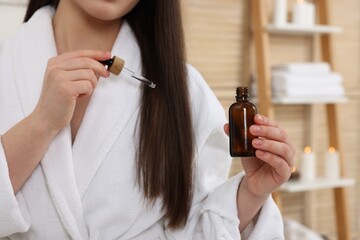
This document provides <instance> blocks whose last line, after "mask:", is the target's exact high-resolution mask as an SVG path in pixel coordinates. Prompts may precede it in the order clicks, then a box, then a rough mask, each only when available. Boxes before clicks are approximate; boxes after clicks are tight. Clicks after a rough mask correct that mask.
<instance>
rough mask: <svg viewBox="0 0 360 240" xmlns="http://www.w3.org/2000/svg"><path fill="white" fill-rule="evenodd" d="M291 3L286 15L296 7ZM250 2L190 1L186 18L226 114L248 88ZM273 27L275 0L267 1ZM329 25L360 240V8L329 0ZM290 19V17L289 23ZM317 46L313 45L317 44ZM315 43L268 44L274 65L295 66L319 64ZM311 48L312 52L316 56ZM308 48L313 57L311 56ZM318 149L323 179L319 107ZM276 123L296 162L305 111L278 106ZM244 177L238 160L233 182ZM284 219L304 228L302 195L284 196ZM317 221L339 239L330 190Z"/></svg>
mask: <svg viewBox="0 0 360 240" xmlns="http://www.w3.org/2000/svg"><path fill="white" fill-rule="evenodd" d="M292 2H294V1H290V0H289V1H288V6H289V7H288V8H289V11H290V10H291V3H292ZM245 4H246V1H233V0H225V1H215V0H196V1H195V0H185V1H183V6H184V18H185V33H186V40H187V50H188V61H189V62H190V63H191V64H192V65H194V66H195V67H196V68H197V69H198V70H199V71H200V72H201V73H202V75H203V76H204V78H205V79H206V80H207V82H208V84H209V85H210V87H211V88H212V89H213V91H214V92H215V94H216V95H217V96H218V98H219V100H220V101H221V102H222V104H223V106H224V109H225V111H227V109H228V107H229V106H230V104H231V103H232V102H234V89H235V87H236V86H238V85H239V84H246V83H247V81H248V80H249V79H247V78H246V76H245V77H244V74H243V73H244V72H245V71H246V69H245V68H246V66H247V65H249V64H250V65H251V66H250V69H253V68H254V64H253V59H252V58H250V59H248V58H247V54H246V48H244V46H246V40H247V39H249V38H250V35H249V32H248V23H247V20H248V19H249V16H248V12H249V11H247V8H246V6H245ZM266 4H267V8H268V13H269V20H270V21H271V11H272V4H273V1H272V0H268V1H267V2H266ZM329 6H330V21H331V23H332V25H336V26H341V27H342V29H343V31H342V33H340V34H335V35H334V37H333V50H334V51H333V54H334V64H335V70H336V71H337V72H339V73H341V74H342V76H343V77H344V86H345V88H346V92H347V95H348V97H349V101H348V102H346V103H343V104H339V105H338V111H339V113H340V116H339V120H340V123H341V126H340V131H341V140H342V144H343V146H342V148H343V154H344V158H345V162H346V166H345V172H346V176H347V177H351V178H355V179H356V181H357V185H356V186H355V187H350V188H347V196H348V205H349V217H350V219H349V220H350V223H351V236H352V239H360V230H359V229H360V221H359V219H360V188H359V182H360V174H358V173H359V172H360V161H359V160H360V150H359V147H358V146H359V145H360V139H359V133H360V124H359V119H360V87H359V84H360V1H358V0H356V1H354V0H343V1H336V0H329ZM289 17H290V16H289ZM315 40H316V39H315ZM317 44H318V43H316V42H315V45H312V41H311V39H309V37H301V36H297V37H291V36H290V37H284V36H271V37H270V57H271V64H278V63H286V62H290V61H309V60H310V59H312V58H314V57H315V60H316V59H319V51H318V48H317V46H318V45H317ZM312 46H314V48H315V51H311V48H312ZM309 49H310V50H309ZM314 108H315V113H316V116H315V123H314V124H315V129H316V130H315V132H314V143H315V144H314V146H313V149H314V150H315V153H316V156H317V171H318V175H321V174H323V169H324V164H325V163H324V161H325V159H324V156H325V152H326V151H327V148H328V140H327V138H328V134H327V126H326V112H325V107H324V106H323V105H320V104H318V105H315V106H314ZM275 116H276V121H277V122H278V123H279V124H280V125H281V126H282V127H284V128H285V129H286V130H287V131H288V133H289V135H290V137H291V138H292V140H293V141H294V144H295V146H296V149H297V152H298V154H297V161H300V159H301V153H302V151H303V147H304V144H305V137H304V135H305V126H306V121H305V119H306V110H305V107H304V106H298V105H290V106H289V105H277V106H275ZM240 170H241V163H240V161H239V160H238V159H234V161H233V166H232V169H231V173H230V175H233V174H236V173H237V172H239V171H240ZM282 197H283V205H284V206H283V207H284V209H283V215H284V218H292V219H295V220H298V221H300V222H301V221H304V212H305V211H304V207H305V206H304V203H305V197H304V194H303V193H292V194H282ZM314 199H315V201H314V204H315V209H316V213H315V215H316V219H315V220H316V221H315V228H314V230H315V231H317V232H319V233H322V234H324V235H326V236H328V237H329V238H330V239H336V238H337V233H336V225H335V213H334V211H333V209H334V208H333V206H334V201H333V194H332V191H331V190H320V191H315V196H314Z"/></svg>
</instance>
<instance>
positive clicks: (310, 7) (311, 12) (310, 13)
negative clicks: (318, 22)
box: [306, 3, 315, 26]
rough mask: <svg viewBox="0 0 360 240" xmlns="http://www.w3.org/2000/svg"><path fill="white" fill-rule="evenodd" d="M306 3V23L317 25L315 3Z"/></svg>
mask: <svg viewBox="0 0 360 240" xmlns="http://www.w3.org/2000/svg"><path fill="white" fill-rule="evenodd" d="M306 5H307V10H306V25H308V26H313V25H315V4H313V3H307V4H306Z"/></svg>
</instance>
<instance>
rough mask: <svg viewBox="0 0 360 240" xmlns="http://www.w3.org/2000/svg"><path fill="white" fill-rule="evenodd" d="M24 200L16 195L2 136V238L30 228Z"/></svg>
mask: <svg viewBox="0 0 360 240" xmlns="http://www.w3.org/2000/svg"><path fill="white" fill-rule="evenodd" d="M20 203H24V198H23V196H22V194H21V192H20V191H19V192H18V193H17V194H16V196H15V194H14V191H13V188H12V185H11V181H10V177H9V169H8V165H7V161H6V157H5V152H4V148H3V145H2V143H1V136H0V237H5V236H9V235H11V234H13V233H16V232H25V231H27V230H28V229H29V227H30V217H29V216H30V215H29V214H28V211H27V209H26V208H25V207H24V208H22V207H20V206H25V205H26V204H20Z"/></svg>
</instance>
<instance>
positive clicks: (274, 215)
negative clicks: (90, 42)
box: [0, 7, 283, 240]
mask: <svg viewBox="0 0 360 240" xmlns="http://www.w3.org/2000/svg"><path fill="white" fill-rule="evenodd" d="M53 14H54V11H53V9H52V8H50V7H45V8H42V9H40V10H39V11H38V12H36V14H35V15H34V16H33V17H32V18H31V19H30V21H29V22H28V23H25V24H23V25H22V26H21V28H20V29H19V31H18V32H17V34H16V36H15V38H14V39H11V40H9V41H6V42H4V43H2V44H1V46H0V135H1V134H3V133H5V132H6V131H7V130H9V129H10V128H11V127H12V126H14V125H15V124H16V123H17V122H19V121H20V120H22V119H23V118H24V117H26V116H27V115H29V114H30V113H31V112H32V111H33V109H34V107H35V106H36V104H37V102H38V99H39V96H40V92H41V89H42V83H43V76H44V72H45V68H46V64H47V61H48V60H49V59H50V58H51V57H53V56H56V55H57V52H56V47H55V41H54V39H53V30H52V25H51V19H52V16H53ZM112 53H113V54H114V55H117V56H120V57H122V58H123V59H125V61H126V67H127V68H130V69H132V70H134V71H135V72H138V73H141V60H140V51H139V48H138V45H137V43H136V40H135V38H134V35H133V33H132V31H131V29H130V27H129V25H128V24H126V22H124V23H123V25H122V27H121V31H120V33H119V36H118V38H117V40H116V42H115V45H114V47H113V50H112ZM188 78H189V91H190V96H191V103H192V112H193V125H194V129H195V136H196V147H195V149H196V154H195V155H196V158H195V163H196V164H195V188H194V199H193V205H192V209H191V212H190V219H189V220H188V223H187V225H186V227H185V228H183V229H181V230H178V231H172V230H170V229H168V228H166V222H165V221H164V218H163V215H164V213H163V211H162V210H161V204H160V203H161V202H160V201H157V202H156V203H155V204H154V206H152V207H149V206H147V205H146V204H144V200H143V194H142V191H141V189H139V188H138V187H137V185H136V183H135V175H134V154H135V149H136V148H135V145H136V141H135V136H134V132H135V127H136V120H137V117H138V114H139V97H140V89H141V84H140V83H139V82H138V81H136V80H134V79H132V78H131V77H129V76H128V75H126V73H125V72H123V73H121V75H120V76H113V75H112V76H110V78H107V79H100V80H99V83H98V85H97V87H96V89H95V91H94V93H93V95H92V97H91V101H90V104H89V106H88V109H87V111H86V114H85V116H84V119H83V121H82V124H81V126H80V129H79V131H78V134H77V137H76V140H75V142H74V144H73V145H72V143H71V131H70V127H66V128H65V129H63V130H62V131H61V132H60V133H59V134H58V135H57V136H56V137H55V138H54V140H53V141H52V143H51V145H50V146H49V148H48V150H47V152H46V154H45V156H44V158H43V159H42V160H41V162H40V164H39V165H38V166H37V167H36V169H35V170H34V172H33V173H32V175H31V177H30V178H29V179H28V181H27V182H26V183H25V184H24V186H23V187H22V189H21V190H20V191H18V193H17V194H16V195H14V193H13V190H12V187H11V182H10V179H9V173H8V167H7V161H6V154H5V152H4V149H3V146H2V145H1V143H0V239H14V240H15V239H16V240H18V239H27V240H29V239H41V240H44V239H52V240H54V239H55V240H57V239H59V240H62V239H76V240H78V239H84V240H86V239H101V240H103V239H105V240H107V239H144V240H151V239H176V240H187V239H207V240H208V239H209V240H211V239H216V240H217V239H240V238H241V237H242V238H243V239H245V238H246V239H253V240H267V239H283V223H282V218H281V215H280V213H279V211H278V209H277V207H276V205H275V204H274V202H273V200H272V199H271V198H269V199H268V200H267V201H266V202H265V204H264V205H263V207H262V209H261V211H260V214H259V217H258V219H257V221H256V222H252V223H251V224H250V225H249V226H248V227H247V229H246V231H244V233H243V234H242V235H243V236H240V233H239V230H238V226H239V219H238V217H237V208H236V193H237V189H238V185H239V182H240V180H241V178H242V176H243V174H239V175H237V176H235V177H233V178H231V179H227V174H228V170H229V167H230V163H231V159H230V157H229V153H228V139H227V136H226V135H225V134H224V132H223V125H224V123H225V122H226V117H225V114H224V109H223V108H222V107H221V105H220V104H219V102H218V100H217V99H216V97H215V96H214V94H213V93H212V92H211V90H210V89H209V87H208V86H207V85H206V83H205V81H204V80H203V78H202V77H201V76H200V74H199V73H198V72H197V71H196V70H195V69H194V68H192V67H190V66H189V67H188ZM153 131H156V129H153ZM29 144H31V143H29ZM149 144H154V147H156V143H149ZM23 161H26V158H25V159H23Z"/></svg>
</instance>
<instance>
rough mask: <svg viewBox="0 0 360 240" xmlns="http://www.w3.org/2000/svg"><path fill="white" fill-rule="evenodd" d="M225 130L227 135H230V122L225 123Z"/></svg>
mask: <svg viewBox="0 0 360 240" xmlns="http://www.w3.org/2000/svg"><path fill="white" fill-rule="evenodd" d="M224 132H225V133H226V135H228V136H229V132H230V128H229V124H228V123H226V124H225V125H224Z"/></svg>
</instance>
